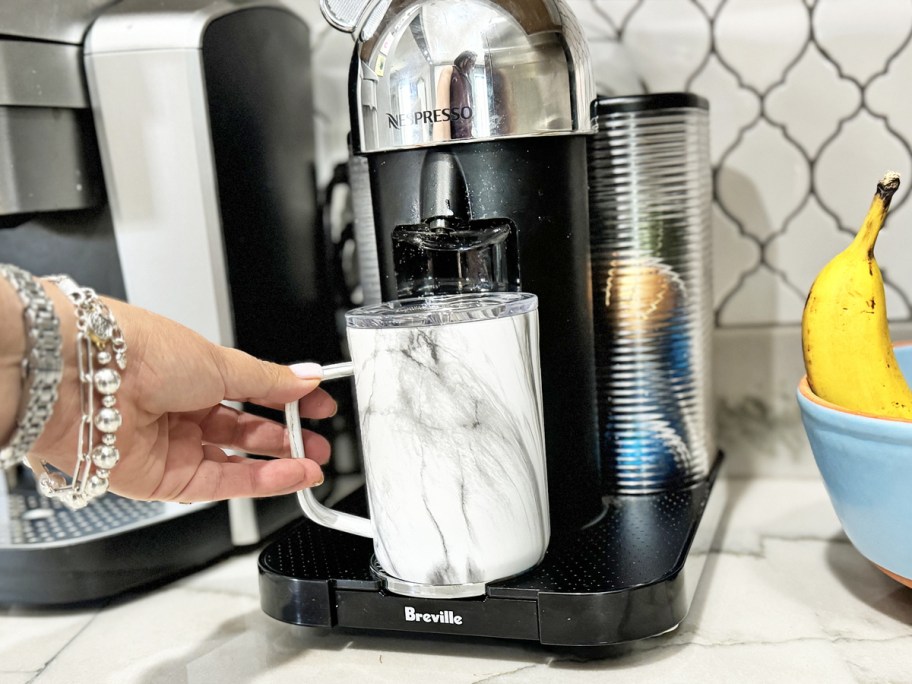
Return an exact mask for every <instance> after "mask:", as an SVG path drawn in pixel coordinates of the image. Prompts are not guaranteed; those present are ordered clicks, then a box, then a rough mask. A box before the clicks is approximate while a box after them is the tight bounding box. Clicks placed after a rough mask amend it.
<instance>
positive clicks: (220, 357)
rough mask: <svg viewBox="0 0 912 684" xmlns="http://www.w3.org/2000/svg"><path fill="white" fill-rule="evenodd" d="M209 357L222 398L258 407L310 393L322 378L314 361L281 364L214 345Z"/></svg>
mask: <svg viewBox="0 0 912 684" xmlns="http://www.w3.org/2000/svg"><path fill="white" fill-rule="evenodd" d="M214 350H215V351H214V352H213V360H214V361H215V364H216V368H218V371H219V374H220V375H221V378H222V383H223V385H224V399H227V400H229V401H248V402H251V403H253V404H260V405H262V406H270V405H278V404H286V403H288V402H290V401H295V400H297V399H300V398H301V397H303V396H304V395H305V394H308V393H310V392H312V391H313V390H314V389H316V388H317V386H318V385H319V384H320V381H321V380H322V379H323V370H322V368H321V367H320V365H319V364H316V363H299V364H295V365H294V366H282V365H280V364H277V363H272V362H270V361H263V360H261V359H258V358H256V357H255V356H251V355H250V354H247V353H246V352H243V351H240V350H239V349H232V348H230V347H219V346H215V347H214Z"/></svg>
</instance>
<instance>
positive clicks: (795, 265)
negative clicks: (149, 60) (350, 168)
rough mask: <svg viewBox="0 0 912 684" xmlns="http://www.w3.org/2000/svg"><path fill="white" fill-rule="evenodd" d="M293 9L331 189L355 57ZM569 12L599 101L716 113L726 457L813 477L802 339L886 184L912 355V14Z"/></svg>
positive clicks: (828, 2) (899, 314) (702, 3)
mask: <svg viewBox="0 0 912 684" xmlns="http://www.w3.org/2000/svg"><path fill="white" fill-rule="evenodd" d="M287 2H288V3H289V5H291V6H292V7H293V8H294V9H296V10H298V11H300V12H301V13H302V15H303V16H304V17H305V19H306V20H307V21H308V22H309V24H310V26H311V27H312V29H313V44H314V65H313V66H314V71H313V74H314V88H315V101H316V104H317V109H318V119H317V124H316V125H317V144H318V152H319V161H320V168H319V178H320V180H321V182H325V181H326V180H327V179H328V178H329V177H330V174H331V171H332V168H333V166H334V165H335V164H337V163H340V162H342V161H344V160H345V158H346V135H347V133H348V130H349V122H348V111H347V102H346V97H347V82H348V65H349V60H350V58H351V52H352V46H353V43H352V39H351V37H350V36H348V35H346V34H342V33H339V32H337V31H335V30H333V29H331V28H330V27H329V26H328V25H327V24H326V23H325V21H324V20H323V19H322V17H321V16H320V13H319V9H318V3H317V2H316V0H287ZM566 4H567V5H568V6H569V7H570V8H571V9H572V10H573V11H574V12H575V14H576V15H577V17H578V19H579V21H580V24H581V26H582V28H583V30H584V32H585V34H586V36H587V38H588V40H589V44H590V49H591V53H592V66H593V75H594V78H595V81H596V83H597V86H598V89H599V91H600V92H601V93H603V94H614V95H625V94H636V93H643V92H661V91H665V90H690V91H693V92H696V93H698V94H700V95H703V96H704V97H706V98H708V100H709V101H710V129H711V136H710V137H711V159H712V164H713V169H714V173H715V180H716V183H715V193H716V197H715V206H714V211H713V219H712V220H713V241H714V244H713V279H714V298H713V301H714V305H715V307H716V326H717V329H718V330H717V342H718V344H717V349H716V355H715V358H714V366H715V373H716V375H717V381H716V387H717V394H718V401H719V408H718V412H719V420H720V442H721V443H722V445H723V446H724V447H726V448H727V450H728V451H729V452H730V453H731V455H732V456H733V458H732V459H731V460H732V462H733V464H734V465H735V470H737V471H739V472H762V473H765V474H776V473H793V472H798V473H801V474H811V473H813V472H814V469H813V464H812V461H811V457H810V455H809V450H808V448H807V445H806V440H805V439H804V436H803V432H802V431H801V429H800V424H799V422H798V413H797V408H796V405H795V400H794V388H795V385H796V383H797V381H798V378H799V377H800V375H801V374H802V373H803V368H802V363H801V357H800V342H799V333H798V328H797V324H798V323H799V321H800V317H801V310H802V307H803V304H804V298H805V296H806V293H807V288H808V287H809V286H810V283H811V281H812V280H813V278H814V276H815V275H816V273H817V271H818V270H819V268H820V267H821V266H822V265H823V264H824V263H826V261H828V260H829V259H830V258H831V257H832V256H833V255H835V254H836V252H838V251H839V250H840V249H841V248H842V247H843V246H845V245H846V244H847V243H848V241H849V240H850V239H851V237H852V235H853V234H854V232H855V230H856V228H857V226H858V225H859V224H860V222H861V220H862V218H863V216H864V213H865V211H866V210H867V207H868V204H869V203H870V200H871V196H872V194H873V191H874V185H875V183H876V182H877V180H878V179H879V178H880V177H881V176H882V174H883V173H884V172H885V171H887V170H895V171H898V172H900V173H901V174H902V175H903V178H904V180H905V181H906V187H905V188H901V189H900V191H899V194H898V195H897V198H896V200H895V201H894V205H893V212H892V214H891V218H890V220H888V223H887V229H886V230H885V231H884V233H883V235H882V237H881V240H880V243H879V245H878V261H879V262H880V264H881V266H882V268H883V270H884V273H885V277H886V280H887V309H888V312H889V315H890V318H891V320H892V321H894V325H895V327H896V328H897V330H901V331H905V332H906V333H907V335H906V337H912V326H904V327H900V325H899V322H900V321H908V320H909V319H910V318H912V269H909V268H908V264H909V263H910V260H912V228H907V227H906V225H905V224H906V223H908V222H912V209H908V206H909V203H908V202H907V201H906V195H907V194H908V188H909V187H912V98H910V97H909V94H908V92H909V91H908V84H909V83H910V82H912V2H909V1H908V0H879V1H878V2H877V3H871V2H869V0H566ZM907 219H908V221H907ZM894 336H895V337H899V333H894ZM748 453H750V454H752V455H751V456H742V455H743V454H748Z"/></svg>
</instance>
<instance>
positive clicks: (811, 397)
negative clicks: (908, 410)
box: [798, 340, 912, 424]
mask: <svg viewBox="0 0 912 684" xmlns="http://www.w3.org/2000/svg"><path fill="white" fill-rule="evenodd" d="M910 347H912V340H904V341H902V342H896V343H895V344H894V345H893V348H894V349H897V350H898V349H903V348H906V349H908V348H910ZM798 393H799V394H800V395H801V396H803V397H804V398H805V399H807V400H808V401H809V402H811V403H812V404H817V405H818V406H820V407H821V408H826V409H830V410H831V411H836V412H837V413H843V414H845V415H849V416H858V417H860V418H872V419H874V420H888V421H891V422H893V423H901V424H902V423H906V424H912V419H909V418H894V417H892V416H878V415H876V414H873V413H866V412H864V411H855V410H854V409H849V408H846V407H845V406H840V405H839V404H834V403H833V402H831V401H827V400H826V399H822V398H821V397H819V396H817V395H816V394H814V390H812V389H811V385H810V383H809V382H808V377H807V373H805V374H804V375H803V376H802V377H801V380H799V381H798Z"/></svg>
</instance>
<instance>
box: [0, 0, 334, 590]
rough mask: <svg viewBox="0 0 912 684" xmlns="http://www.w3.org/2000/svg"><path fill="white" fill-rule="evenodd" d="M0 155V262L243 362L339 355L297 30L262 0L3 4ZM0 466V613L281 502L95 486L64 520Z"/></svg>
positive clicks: (188, 561)
mask: <svg viewBox="0 0 912 684" xmlns="http://www.w3.org/2000/svg"><path fill="white" fill-rule="evenodd" d="M0 158H2V159H3V164H2V165H0V261H7V260H9V261H12V262H14V263H17V264H19V265H21V266H22V267H24V268H27V269H29V270H30V271H32V272H33V273H36V274H50V273H69V274H70V275H72V276H73V277H74V279H76V280H77V281H78V282H79V283H81V284H83V285H86V286H91V287H94V288H95V289H97V290H98V291H99V292H100V293H103V294H109V295H113V296H117V297H126V298H127V299H128V300H129V301H130V302H132V303H134V304H138V305H140V306H143V307H146V308H149V309H152V310H154V311H156V312H158V313H161V314H164V315H167V316H169V317H171V318H173V319H176V320H178V321H179V322H181V323H184V324H185V325H187V326H189V327H191V328H193V329H195V330H196V331H197V332H199V333H201V334H203V335H204V336H206V337H208V338H209V339H211V340H213V341H215V342H219V343H221V344H225V345H229V346H237V347H238V348H241V349H244V350H246V351H249V352H251V353H253V354H256V355H258V356H260V357H262V358H267V359H272V360H274V361H278V362H294V361H299V360H302V359H301V356H300V355H301V354H303V353H304V350H306V353H307V355H308V356H309V357H311V358H314V359H315V360H322V361H324V362H326V361H329V360H331V359H337V358H339V355H340V354H341V349H340V345H339V342H338V338H337V337H336V336H334V335H333V334H332V332H331V331H332V330H333V327H334V325H335V319H334V309H335V307H334V305H333V303H332V293H331V292H330V291H329V285H328V278H327V273H326V264H327V259H325V258H324V256H325V254H324V250H325V249H326V245H325V244H324V242H323V235H322V231H321V228H320V221H319V212H318V207H317V204H318V202H317V189H316V179H315V170H314V169H315V164H314V138H313V110H312V101H311V81H310V31H309V28H308V27H307V26H306V25H305V23H304V22H303V21H301V19H300V18H299V17H298V16H296V15H295V14H293V13H292V12H290V11H289V10H288V9H287V8H285V7H284V6H282V5H281V4H279V3H275V2H269V1H255V0H254V1H249V2H245V1H243V0H148V1H147V0H122V1H120V0H5V2H3V3H2V4H0ZM327 331H330V332H327ZM175 353H180V352H179V350H175ZM277 417H278V418H279V420H281V416H278V415H277ZM4 475H5V477H2V478H0V602H3V603H19V604H63V603H73V602H82V601H90V600H95V599H99V598H104V597H108V596H111V595H114V594H117V593H119V592H123V591H125V590H130V589H134V588H137V587H141V586H144V585H148V584H150V583H155V582H161V581H164V580H167V579H171V578H174V577H175V576H179V575H181V574H183V573H186V572H189V571H190V570H192V569H194V568H197V567H200V566H201V565H203V564H206V563H209V562H211V561H212V560H213V559H216V558H219V557H222V556H224V555H226V554H228V553H231V552H232V551H234V550H235V549H238V548H244V549H248V548H250V547H251V545H253V544H256V543H258V542H260V541H261V540H262V539H264V538H266V537H267V536H269V535H270V534H272V533H274V532H275V531H276V530H277V529H279V528H280V527H281V526H282V525H284V524H286V523H287V522H289V521H290V520H293V519H295V518H296V517H298V515H299V511H298V508H297V505H296V503H295V499H294V497H278V498H275V499H268V500H256V501H253V500H240V501H232V502H230V503H226V502H220V503H213V504H193V505H189V506H182V505H179V504H176V503H169V504H166V503H161V502H136V501H130V500H126V499H122V498H119V497H116V496H113V495H108V496H106V497H103V498H102V499H99V500H98V501H97V502H95V503H93V505H91V506H89V507H87V508H85V509H81V510H78V511H70V510H68V509H65V508H63V507H61V506H59V505H58V504H56V503H55V502H51V501H49V500H46V499H44V498H43V497H41V496H39V495H38V494H37V492H36V491H35V488H34V482H32V477H31V473H30V472H29V471H27V470H25V469H24V468H19V469H12V470H10V472H8V473H5V474H4ZM327 482H331V477H328V478H327ZM330 486H331V485H330ZM321 489H322V488H321ZM327 489H328V488H327Z"/></svg>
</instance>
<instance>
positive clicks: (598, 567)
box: [259, 0, 724, 646]
mask: <svg viewBox="0 0 912 684" xmlns="http://www.w3.org/2000/svg"><path fill="white" fill-rule="evenodd" d="M321 6H322V8H323V12H324V16H326V18H327V19H328V20H329V21H330V23H331V24H333V25H334V26H336V27H337V28H340V29H342V30H347V31H350V32H352V33H353V34H354V36H355V49H354V56H353V59H352V67H351V71H350V80H349V103H350V114H351V120H352V135H351V146H352V152H353V156H352V163H351V164H350V167H351V168H352V169H354V170H355V171H356V172H357V173H352V191H353V193H354V194H355V195H356V196H359V197H361V198H362V199H363V196H364V195H368V194H369V195H370V207H371V209H372V210H371V211H369V212H361V213H360V214H357V213H356V216H355V222H356V225H355V230H354V233H355V236H356V241H357V243H358V250H359V252H360V253H361V256H362V257H364V256H365V255H369V256H368V260H370V259H373V260H375V261H376V263H375V264H366V265H365V263H364V262H363V260H362V264H361V275H362V281H364V280H365V279H367V280H368V281H370V282H362V285H363V288H364V291H365V292H373V293H377V296H378V297H382V298H383V299H385V300H391V299H398V298H403V297H414V296H432V295H435V294H447V293H456V292H479V291H480V292H485V291H504V290H506V291H509V290H514V291H518V290H523V291H529V292H532V293H534V294H536V295H537V296H538V297H539V316H540V329H541V347H540V349H541V367H542V385H543V387H542V389H543V403H544V406H543V411H544V420H545V432H546V449H547V460H548V492H549V500H550V507H551V508H550V512H551V517H552V535H551V544H550V546H549V549H548V552H547V554H546V556H545V558H544V560H543V561H542V563H541V564H540V565H538V566H537V567H536V568H533V569H532V570H530V571H529V572H527V573H525V574H523V575H520V576H518V577H514V578H510V579H506V580H503V581H499V582H495V583H492V584H489V585H488V586H487V590H486V593H485V596H484V597H481V598H473V599H446V598H429V597H416V596H403V595H399V594H396V593H394V592H393V591H391V590H390V589H388V588H387V587H386V586H385V585H384V584H383V582H382V580H381V579H380V578H378V577H377V576H375V575H373V574H372V573H371V572H370V560H371V555H372V544H371V540H369V539H364V538H360V537H354V536H352V535H347V534H342V533H338V532H334V531H331V530H327V529H325V528H322V527H320V526H318V525H315V524H312V523H310V522H308V521H304V522H302V523H301V524H300V525H299V526H298V527H296V528H293V529H291V530H290V531H289V532H288V533H287V534H286V535H285V536H283V537H282V538H280V539H278V540H277V541H276V542H274V543H273V544H271V545H270V546H269V547H267V548H266V549H265V550H264V551H263V553H262V554H261V556H260V561H259V565H260V591H261V605H262V607H263V609H264V611H265V612H266V613H268V614H269V615H271V616H273V617H275V618H277V619H279V620H283V621H286V622H290V623H294V624H301V625H312V626H323V627H334V626H340V627H348V628H363V629H381V630H382V629H389V630H401V631H413V632H416V631H429V632H436V633H447V634H460V635H473V636H493V637H501V638H513V639H524V640H531V641H537V642H540V643H542V644H548V645H555V646H601V645H608V644H614V643H617V642H621V641H629V640H631V639H637V638H642V637H646V636H651V635H655V634H659V633H662V632H665V631H668V630H670V629H673V628H674V627H675V626H676V625H677V624H679V623H680V622H681V620H682V619H683V618H684V616H685V614H686V612H687V609H688V607H689V604H690V601H691V598H692V596H693V592H694V589H695V587H696V583H697V580H698V579H699V577H700V573H701V572H702V567H703V564H704V561H705V557H706V553H707V551H708V548H709V545H710V543H711V540H712V537H713V535H714V532H715V529H716V524H717V521H718V517H719V515H720V512H721V508H722V504H723V502H724V496H722V495H721V494H720V495H718V496H714V497H713V498H712V500H710V498H709V494H710V491H711V490H713V489H715V490H716V491H718V490H719V487H718V486H714V485H715V483H716V474H717V472H718V462H717V467H716V468H714V469H713V470H712V472H711V473H710V475H709V477H707V478H705V479H703V480H702V481H700V482H699V483H698V484H697V485H695V486H694V487H691V488H687V489H682V490H673V491H663V492H658V493H655V494H651V495H648V496H627V495H623V496H622V495H616V494H612V493H608V492H605V491H603V490H602V485H601V482H602V481H603V478H602V477H601V476H600V473H599V454H598V440H597V438H596V436H597V425H598V407H597V402H596V386H595V383H596V380H595V372H594V368H595V356H594V355H595V351H594V348H595V345H594V342H593V310H592V295H591V291H592V285H591V269H590V263H589V262H590V242H589V212H588V204H589V192H588V171H587V163H588V159H587V147H588V142H589V140H590V139H591V138H592V136H593V134H594V133H595V125H594V119H593V115H594V109H593V107H592V105H593V102H594V101H595V93H594V90H593V85H592V80H591V75H590V66H589V56H588V50H587V47H586V43H585V41H584V39H583V36H582V33H581V31H580V28H579V26H578V24H577V22H576V20H575V19H574V17H573V15H572V13H571V12H569V10H568V9H567V7H566V5H565V4H564V3H563V2H561V1H560V0H524V1H521V2H520V1H514V0H467V1H465V2H448V1H446V0H365V1H362V2H360V3H358V2H354V3H352V2H342V1H339V2H334V0H323V1H322V2H321ZM359 222H360V223H359ZM368 303H373V302H368ZM337 508H339V509H340V510H347V511H350V512H356V513H359V514H362V515H363V514H365V513H366V512H367V505H366V500H365V495H364V492H363V491H358V492H355V493H354V494H352V495H351V496H349V497H347V498H346V499H344V500H342V501H341V502H339V503H338V504H337ZM701 521H703V522H702V524H701ZM410 611H420V612H423V613H428V614H437V613H438V612H439V611H451V612H452V613H453V615H458V616H460V618H461V619H460V620H459V621H454V622H450V623H436V624H429V623H424V622H421V623H416V622H414V621H410V620H408V619H407V616H408V615H409V614H411V613H410ZM457 622H458V624H457Z"/></svg>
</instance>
